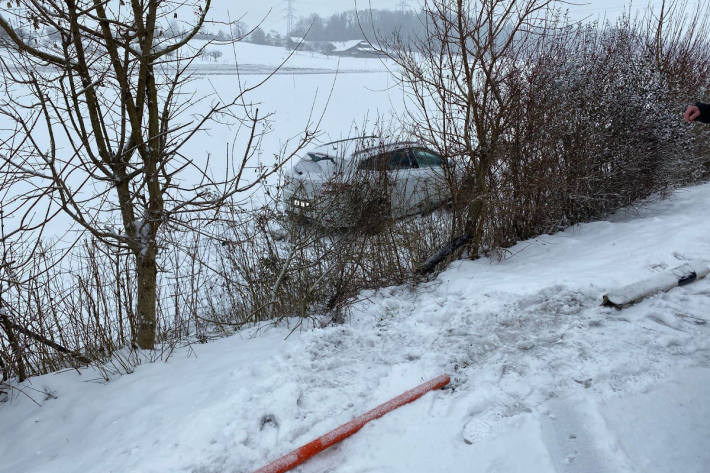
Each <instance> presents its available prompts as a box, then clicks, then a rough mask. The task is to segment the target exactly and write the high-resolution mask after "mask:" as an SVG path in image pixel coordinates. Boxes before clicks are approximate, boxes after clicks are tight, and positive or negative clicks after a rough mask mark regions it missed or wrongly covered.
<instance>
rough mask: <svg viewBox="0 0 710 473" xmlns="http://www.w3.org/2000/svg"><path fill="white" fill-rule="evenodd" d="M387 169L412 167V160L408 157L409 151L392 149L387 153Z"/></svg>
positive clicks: (394, 169)
mask: <svg viewBox="0 0 710 473" xmlns="http://www.w3.org/2000/svg"><path fill="white" fill-rule="evenodd" d="M388 154H389V157H388V159H387V170H389V171H396V170H398V169H410V168H413V167H414V166H413V164H412V161H411V160H410V159H409V153H408V152H407V151H406V150H399V151H393V152H391V153H388Z"/></svg>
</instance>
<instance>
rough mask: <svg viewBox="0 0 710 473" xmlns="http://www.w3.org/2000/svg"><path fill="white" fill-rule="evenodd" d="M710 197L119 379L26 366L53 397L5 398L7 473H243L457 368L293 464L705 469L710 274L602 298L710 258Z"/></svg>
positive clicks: (654, 206)
mask: <svg viewBox="0 0 710 473" xmlns="http://www.w3.org/2000/svg"><path fill="white" fill-rule="evenodd" d="M709 207H710V184H706V185H701V186H695V187H691V188H687V189H682V190H679V191H677V192H676V193H675V194H674V195H673V196H672V197H671V198H670V199H668V200H665V201H661V202H656V203H650V204H648V205H646V206H645V207H644V208H642V209H641V210H639V211H638V212H625V213H623V214H620V215H617V216H614V217H613V218H611V219H610V220H609V221H605V222H597V223H590V224H586V225H581V226H579V227H576V228H574V229H570V230H568V231H565V232H561V233H559V234H556V235H548V236H543V237H540V238H537V239H534V240H531V241H527V242H523V243H520V244H518V245H517V246H516V247H514V248H512V249H511V254H510V255H509V257H508V258H507V259H505V260H503V261H502V262H497V261H490V260H479V261H475V262H472V261H464V262H459V263H456V264H454V265H453V266H452V267H451V268H450V269H449V270H448V271H446V272H445V273H443V274H441V275H440V276H439V277H438V278H436V279H435V280H434V281H431V282H428V283H424V284H422V285H420V286H418V287H416V288H411V287H394V288H388V289H385V290H381V291H378V292H376V293H375V292H372V293H366V294H363V300H362V301H361V302H360V303H358V304H357V305H356V306H355V307H354V308H353V310H352V312H351V314H350V316H349V317H348V319H347V321H346V323H345V324H343V325H337V326H328V327H325V328H310V327H309V328H306V329H302V330H297V331H296V332H295V333H293V334H292V335H291V336H290V337H288V338H286V339H285V337H286V336H287V335H288V333H289V332H290V330H291V329H292V328H293V327H276V328H274V327H268V328H262V329H261V330H258V331H254V330H251V331H244V332H242V333H241V334H240V335H238V336H235V337H231V338H228V339H224V340H220V341H217V342H214V343H211V344H208V345H199V346H193V347H192V348H193V349H194V353H193V352H191V351H189V350H182V351H180V352H178V353H176V354H175V355H173V357H172V358H171V359H170V360H169V362H167V363H155V364H146V365H143V366H140V367H139V368H138V369H136V371H135V372H134V373H133V374H131V375H126V376H122V377H119V378H117V379H114V380H113V381H111V382H110V383H107V384H105V383H103V382H100V381H98V378H99V377H98V376H97V375H96V374H94V373H91V372H88V371H85V372H83V373H82V374H81V375H79V374H77V373H75V372H71V371H67V372H63V373H60V374H54V375H48V376H43V377H39V378H35V379H32V380H31V383H30V384H28V385H25V386H24V387H23V389H24V391H25V392H26V393H27V394H29V395H30V396H32V397H34V398H35V400H36V401H37V402H38V403H39V404H41V407H39V406H37V405H36V404H34V403H33V402H32V401H31V400H30V399H29V398H28V397H27V396H25V395H23V394H20V393H16V392H15V393H13V394H12V395H11V400H10V402H6V403H3V404H0V425H1V426H2V429H1V430H0V471H1V472H3V473H4V472H124V471H131V472H156V473H157V472H166V473H167V472H195V473H197V472H200V473H208V472H244V473H246V472H250V471H253V470H255V469H257V468H259V467H261V466H263V465H264V464H265V463H267V462H268V461H270V460H272V459H275V458H277V457H279V456H280V455H282V454H284V453H286V452H288V451H289V450H291V449H292V448H295V447H298V446H300V445H301V444H304V443H306V442H308V441H310V440H312V439H313V438H315V437H316V436H318V435H321V434H323V433H325V432H327V431H329V430H331V429H332V428H335V427H337V426H338V425H340V424H342V423H344V422H346V421H348V420H349V419H350V418H352V417H354V416H356V415H358V414H361V413H363V412H365V411H366V410H368V409H370V408H372V407H374V406H376V405H378V404H379V403H381V402H384V401H386V400H388V399H389V398H390V397H392V396H394V395H397V394H399V393H401V392H402V391H404V390H406V389H409V388H411V387H413V386H415V385H417V384H419V383H421V382H423V381H426V380H428V379H430V378H433V377H434V376H437V375H439V374H441V373H449V374H451V375H452V385H451V388H450V389H446V390H442V391H438V392H435V393H430V394H428V395H426V396H425V397H423V398H422V399H420V400H418V401H416V402H415V403H413V404H410V405H407V406H405V407H402V408H400V409H398V410H397V411H395V412H393V413H391V414H389V415H387V416H385V417H383V418H382V419H379V420H376V421H374V422H372V423H371V424H369V425H367V426H365V427H364V428H363V429H362V430H361V431H360V432H359V433H358V434H356V435H355V436H354V437H352V438H350V439H347V440H345V441H344V442H343V443H341V444H339V445H338V446H336V447H333V448H331V449H330V450H328V451H326V452H324V453H323V454H321V455H320V456H318V457H316V458H314V459H313V460H311V461H310V462H308V463H307V464H305V465H303V466H302V467H300V469H297V470H296V471H300V472H303V473H320V472H337V473H360V472H388V473H389V472H408V473H420V472H421V473H424V472H426V473H430V472H500V473H503V472H506V473H509V472H525V473H529V472H539V473H545V472H557V473H562V472H584V473H587V472H644V473H656V472H657V473H661V472H662V473H669V472H683V473H693V472H697V473H700V472H707V471H708V465H710V405H708V403H707V400H708V395H709V394H710V324H708V321H709V320H710V280H708V279H704V280H701V281H698V282H696V283H693V284H690V285H687V286H683V287H679V288H676V289H674V290H672V291H671V292H669V293H665V294H661V295H657V296H654V297H653V298H651V299H648V300H646V301H644V302H642V303H640V304H638V305H636V306H633V307H631V308H629V309H625V310H623V311H616V310H615V309H608V308H602V307H600V303H601V298H602V294H603V293H604V292H606V291H607V290H608V289H610V288H612V287H614V286H616V285H620V284H626V283H629V282H632V281H634V280H636V279H640V278H643V277H647V276H649V275H651V274H653V273H655V272H658V271H660V270H662V269H664V268H667V267H671V266H676V265H678V264H679V262H681V261H684V260H686V259H703V258H704V259H708V260H710V238H708V235H709V234H710V221H708V210H707V209H708V208H709ZM284 339H285V340H284ZM194 354H196V356H192V355H194ZM35 390H36V391H35ZM42 391H49V392H52V393H53V394H54V396H50V399H47V400H45V397H46V396H45V395H44V394H42ZM51 397H56V399H53V398H51Z"/></svg>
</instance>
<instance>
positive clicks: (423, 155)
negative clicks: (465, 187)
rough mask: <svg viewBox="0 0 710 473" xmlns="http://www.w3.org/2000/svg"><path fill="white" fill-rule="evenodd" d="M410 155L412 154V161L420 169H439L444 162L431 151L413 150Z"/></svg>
mask: <svg viewBox="0 0 710 473" xmlns="http://www.w3.org/2000/svg"><path fill="white" fill-rule="evenodd" d="M412 153H413V154H414V159H416V160H417V164H418V165H419V167H420V168H433V167H441V166H442V165H443V162H444V161H443V159H441V156H439V155H438V154H436V153H434V152H433V151H428V150H425V149H415V150H413V151H412Z"/></svg>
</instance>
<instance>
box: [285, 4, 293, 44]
mask: <svg viewBox="0 0 710 473" xmlns="http://www.w3.org/2000/svg"><path fill="white" fill-rule="evenodd" d="M294 19H295V13H294V8H293V0H286V36H291V31H293V25H294Z"/></svg>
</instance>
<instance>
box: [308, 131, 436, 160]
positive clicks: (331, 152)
mask: <svg viewBox="0 0 710 473" xmlns="http://www.w3.org/2000/svg"><path fill="white" fill-rule="evenodd" d="M367 140H372V141H371V142H369V143H368V142H367ZM375 140H380V142H379V143H378V142H377V141H375ZM381 140H382V139H381V138H379V137H374V136H367V137H360V138H348V139H344V140H337V141H331V142H329V143H325V144H322V145H319V146H317V147H315V148H313V150H312V151H309V152H308V153H306V154H315V155H317V156H327V157H331V158H341V159H344V158H346V157H347V158H361V157H363V156H367V157H369V156H374V155H376V154H380V153H387V152H391V151H396V150H398V149H402V148H426V146H425V145H423V144H422V143H419V142H416V141H395V142H391V143H386V142H384V141H381Z"/></svg>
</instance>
